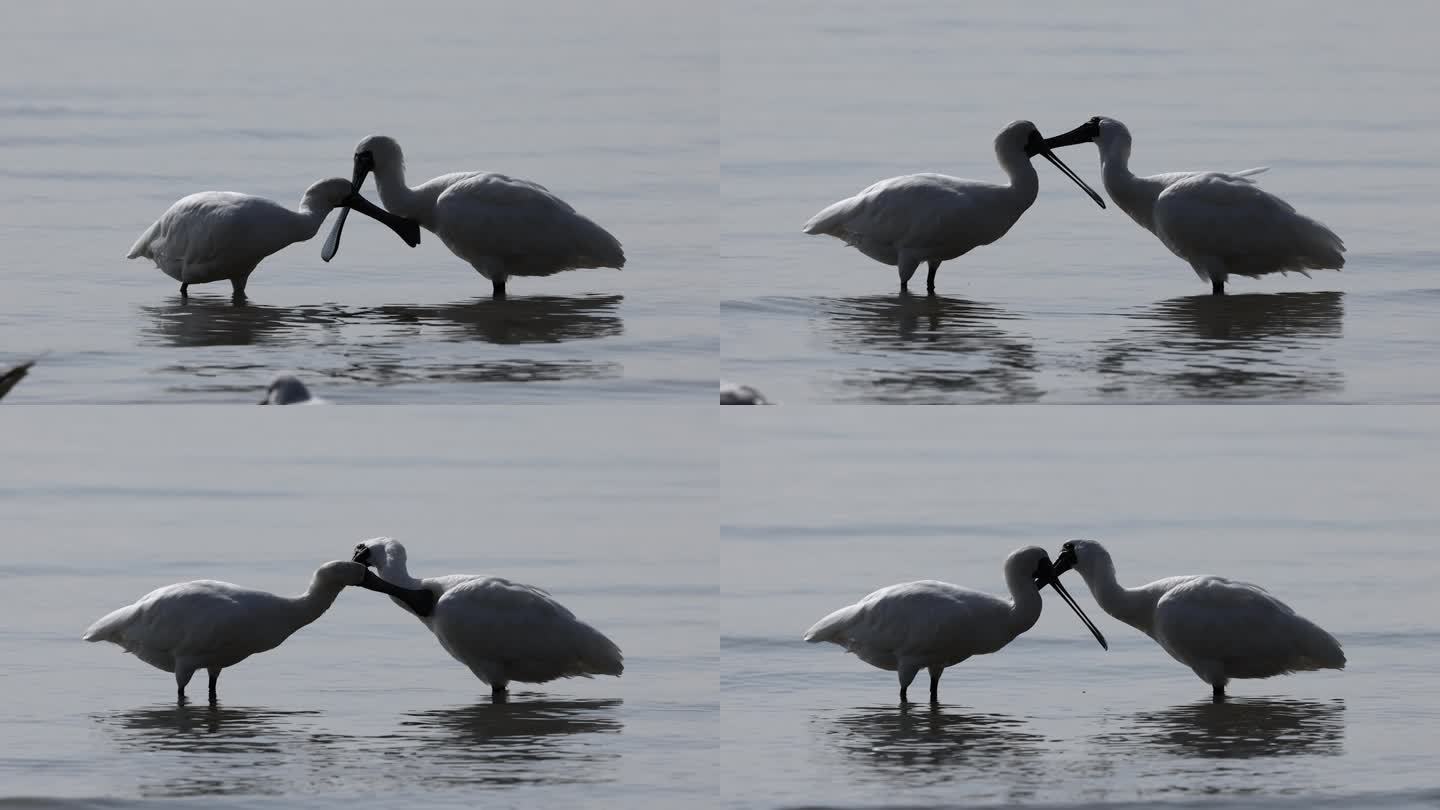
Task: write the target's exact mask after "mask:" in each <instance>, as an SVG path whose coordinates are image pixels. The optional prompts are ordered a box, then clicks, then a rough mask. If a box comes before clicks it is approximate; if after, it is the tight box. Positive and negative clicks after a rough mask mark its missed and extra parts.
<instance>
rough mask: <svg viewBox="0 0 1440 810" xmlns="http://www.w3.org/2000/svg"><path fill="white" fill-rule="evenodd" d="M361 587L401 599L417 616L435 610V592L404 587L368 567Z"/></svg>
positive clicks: (426, 614)
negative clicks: (382, 577)
mask: <svg viewBox="0 0 1440 810" xmlns="http://www.w3.org/2000/svg"><path fill="white" fill-rule="evenodd" d="M360 587H362V588H364V589H366V590H370V591H376V592H378V593H383V594H385V595H386V596H393V597H395V598H396V599H399V600H400V601H401V602H404V603H405V606H406V607H408V608H410V609H411V610H412V611H414V612H415V615H417V616H429V615H430V614H431V613H434V612H435V594H433V593H431V592H430V591H427V590H425V589H424V588H402V587H400V586H399V585H392V584H391V583H389V582H386V581H385V580H383V579H381V578H380V577H377V576H375V572H373V571H371V570H370V569H368V568H367V569H365V578H364V579H363V580H361V581H360Z"/></svg>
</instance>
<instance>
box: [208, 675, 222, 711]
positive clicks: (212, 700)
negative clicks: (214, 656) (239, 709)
mask: <svg viewBox="0 0 1440 810" xmlns="http://www.w3.org/2000/svg"><path fill="white" fill-rule="evenodd" d="M219 682H220V667H210V705H211V706H214V705H215V704H216V703H218V702H219V701H218V700H217V699H216V697H215V685H216V684H218V683H219Z"/></svg>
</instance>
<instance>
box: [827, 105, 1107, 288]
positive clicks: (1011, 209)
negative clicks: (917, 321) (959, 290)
mask: <svg viewBox="0 0 1440 810" xmlns="http://www.w3.org/2000/svg"><path fill="white" fill-rule="evenodd" d="M1035 155H1044V157H1045V159H1046V160H1048V161H1050V162H1051V163H1053V164H1055V167H1056V168H1058V169H1059V170H1060V171H1061V172H1063V173H1064V174H1065V176H1066V177H1069V178H1070V179H1071V180H1074V181H1075V183H1076V184H1077V185H1079V186H1080V188H1082V189H1084V190H1085V193H1087V194H1089V195H1090V197H1091V198H1092V199H1094V200H1095V202H1096V203H1097V204H1098V205H1099V206H1100V207H1101V208H1104V207H1105V201H1104V200H1102V199H1100V195H1099V194H1096V193H1095V191H1094V190H1093V189H1091V188H1090V187H1089V186H1087V185H1085V181H1084V180H1081V179H1080V177H1079V176H1078V175H1076V174H1075V173H1074V172H1072V171H1070V167H1069V166H1066V165H1065V164H1064V163H1062V162H1061V161H1060V159H1059V158H1058V157H1056V156H1055V155H1054V153H1052V152H1051V151H1050V150H1049V148H1047V147H1046V146H1045V142H1044V139H1043V138H1042V137H1041V136H1040V131H1039V130H1038V129H1036V128H1035V125H1034V124H1032V123H1030V122H1029V121H1014V122H1012V123H1010V124H1007V125H1006V126H1005V128H1004V129H1002V130H1000V134H999V135H996V136H995V157H996V158H997V159H998V160H999V161H1000V168H1002V169H1004V170H1005V174H1006V175H1007V176H1008V177H1009V178H1010V183H1009V185H1004V186H1000V185H996V184H994V183H982V182H980V181H979V180H962V179H960V178H958V177H949V176H947V175H943V174H907V175H903V176H901V177H892V178H890V179H889V180H881V181H880V182H878V183H876V184H874V185H873V186H870V187H869V188H867V189H865V190H864V191H862V192H860V193H859V194H856V195H855V196H854V197H851V198H849V199H846V200H841V201H840V202H837V203H835V204H834V205H831V206H830V207H828V208H826V209H825V210H823V211H821V212H820V213H818V214H816V215H815V216H813V217H811V218H810V221H809V222H807V223H805V227H804V229H803V230H804V231H805V233H809V234H825V235H827V236H833V237H835V238H836V239H840V240H842V241H844V242H845V243H846V244H848V245H850V246H851V247H853V248H855V249H857V250H859V251H860V252H861V253H864V254H865V255H866V256H869V257H870V258H872V259H874V260H875V261H877V262H882V263H884V264H889V265H895V266H897V267H899V269H900V289H902V290H905V289H909V284H910V277H911V276H913V275H915V270H916V269H917V268H918V267H919V266H920V263H921V262H926V263H928V265H929V267H930V273H929V276H928V277H927V278H926V283H925V288H926V289H927V290H929V291H930V292H932V293H933V292H935V271H936V270H938V269H940V263H941V262H943V261H948V260H950V259H954V258H958V257H960V256H963V255H965V254H966V253H969V252H970V251H971V250H972V249H974V248H976V247H979V246H980V245H988V244H990V243H991V242H994V241H995V240H997V239H999V238H1000V237H1002V236H1004V235H1005V233H1006V232H1007V231H1009V230H1010V227H1011V226H1012V225H1014V224H1015V223H1016V222H1017V221H1019V219H1020V215H1021V214H1024V213H1025V211H1026V210H1027V209H1029V208H1030V206H1031V204H1032V203H1034V202H1035V196H1036V195H1037V194H1039V193H1040V177H1039V176H1038V175H1037V174H1035V167H1034V166H1032V165H1031V164H1030V159H1031V158H1032V157H1034V156H1035Z"/></svg>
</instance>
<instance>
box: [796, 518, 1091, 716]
mask: <svg viewBox="0 0 1440 810" xmlns="http://www.w3.org/2000/svg"><path fill="white" fill-rule="evenodd" d="M1005 584H1006V585H1007V586H1008V587H1009V588H1010V599H1009V600H1005V599H1001V598H1000V597H998V596H991V595H990V594H988V593H982V592H980V591H972V590H970V589H969V588H962V587H960V586H959V585H951V584H950V583H948V582H936V581H935V580H929V579H926V580H921V581H919V582H906V583H903V584H900V585H891V586H890V587H888V588H881V589H880V590H878V591H876V592H874V593H872V594H870V595H869V596H867V597H865V598H864V599H861V600H860V601H859V602H857V603H855V604H853V605H850V606H849V607H843V608H840V609H839V610H837V611H835V612H834V613H831V614H830V615H829V616H826V617H825V618H823V619H821V620H820V621H818V622H816V623H815V626H814V627H811V628H810V629H809V630H807V631H805V640H806V641H808V642H810V643H812V644H818V643H819V642H822V641H828V642H830V643H832V644H838V645H840V646H841V647H844V648H845V649H846V650H849V651H850V652H852V653H855V655H856V656H857V657H859V659H860V660H861V661H864V662H865V663H867V664H869V665H870V666H873V667H879V668H880V669H885V670H891V671H895V672H898V673H899V675H900V700H901V701H902V702H904V701H905V700H907V699H908V698H907V697H906V690H908V689H909V688H910V682H911V681H913V680H915V675H916V674H917V673H918V672H919V671H920V670H922V669H928V670H930V700H931V701H932V702H933V701H938V700H939V694H940V692H939V690H940V675H941V673H942V672H944V671H945V668H946V667H950V666H954V665H955V664H958V663H960V662H961V661H964V660H965V659H967V658H969V657H970V656H972V655H985V654H987V653H993V652H996V651H998V650H1000V649H1002V648H1003V647H1004V646H1005V645H1006V644H1009V643H1010V642H1012V641H1014V640H1015V638H1016V637H1017V636H1019V635H1020V634H1021V633H1024V632H1025V631H1026V630H1029V629H1030V628H1031V627H1034V626H1035V622H1036V621H1037V620H1039V618H1040V606H1041V600H1040V589H1041V588H1043V587H1045V586H1046V585H1051V586H1053V587H1054V588H1055V591H1056V593H1059V594H1060V596H1061V597H1062V598H1063V599H1064V600H1065V603H1066V604H1068V605H1069V606H1070V607H1071V609H1073V610H1074V611H1075V615H1077V616H1079V617H1080V620H1081V621H1083V622H1085V626H1086V627H1088V628H1090V632H1091V633H1094V634H1095V639H1096V640H1097V641H1099V642H1100V646H1101V647H1105V648H1106V649H1109V647H1108V645H1107V644H1106V643H1105V637H1104V636H1102V635H1100V631H1099V630H1098V629H1096V627H1095V625H1094V624H1093V623H1092V622H1091V621H1090V617H1088V616H1086V615H1085V612H1084V611H1082V610H1081V609H1080V606H1079V605H1077V604H1075V600H1074V599H1072V598H1070V594H1068V593H1066V592H1065V586H1063V585H1061V584H1060V580H1059V579H1057V578H1056V577H1055V575H1053V574H1052V573H1051V565H1050V555H1049V554H1046V553H1045V549H1043V548H1040V547H1039V546H1026V547H1025V548H1021V549H1016V550H1015V551H1014V552H1011V554H1010V556H1009V557H1006V558H1005Z"/></svg>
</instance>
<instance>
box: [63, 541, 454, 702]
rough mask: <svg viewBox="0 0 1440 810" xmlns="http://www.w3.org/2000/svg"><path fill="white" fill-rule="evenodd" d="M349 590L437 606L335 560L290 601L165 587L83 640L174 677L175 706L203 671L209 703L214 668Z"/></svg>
mask: <svg viewBox="0 0 1440 810" xmlns="http://www.w3.org/2000/svg"><path fill="white" fill-rule="evenodd" d="M347 585H359V586H360V587H362V588H368V589H370V590H372V591H379V592H380V593H384V594H388V595H390V596H393V597H395V598H396V599H399V600H403V601H404V602H405V603H406V604H407V605H409V606H410V609H411V610H413V611H415V612H416V613H417V614H424V613H428V612H429V611H430V610H431V609H433V607H434V603H435V600H434V598H433V597H432V596H431V595H430V593H429V592H428V591H419V590H413V589H408V588H400V587H396V586H395V585H392V584H391V583H389V582H386V581H384V580H383V579H381V578H380V577H377V576H375V575H374V574H372V573H371V572H370V570H369V569H368V568H366V567H365V566H363V565H359V564H357V563H354V562H345V561H340V560H337V561H335V562H328V563H325V564H324V565H322V566H320V568H318V569H317V570H316V571H315V576H314V577H313V578H312V579H311V580H310V587H309V589H307V590H306V591H305V593H303V594H301V595H299V596H295V597H286V596H276V595H275V594H273V593H267V592H265V591H256V590H251V589H250V588H242V587H240V586H239V585H231V584H230V583H228V582H216V581H215V580H211V579H200V580H195V581H194V582H181V583H178V584H175V585H166V586H165V587H163V588H158V589H156V590H154V591H151V592H150V593H148V594H146V595H145V596H143V597H141V598H140V601H138V602H136V603H135V604H133V605H129V606H127V607H123V608H120V609H119V610H117V611H114V612H112V613H110V614H108V615H106V616H105V617H104V618H102V619H100V620H99V621H97V622H95V623H94V624H93V625H91V626H90V629H89V630H86V631H85V636H84V639H85V640H86V641H109V642H111V643H113V644H118V645H119V646H120V647H122V648H124V649H125V651H126V652H129V653H134V654H135V657H136V658H139V659H140V660H141V661H144V662H145V663H147V664H149V665H150V666H152V667H156V668H158V669H163V670H165V671H166V672H173V673H175V686H176V692H177V696H178V698H179V699H180V700H181V701H184V700H185V686H186V684H188V683H190V677H191V676H192V675H194V674H195V672H196V671H197V670H201V669H203V670H206V671H207V672H209V673H210V702H211V703H214V702H215V700H216V697H215V685H216V683H217V682H218V681H219V680H220V670H222V669H224V668H225V667H229V666H234V665H235V664H238V663H240V662H241V661H244V660H245V659H246V658H249V657H250V656H252V655H254V654H256V653H262V652H265V651H266V650H273V649H275V648H276V647H279V646H280V645H281V643H283V642H284V641H285V639H287V638H289V637H290V636H291V634H293V633H294V632H295V631H296V630H299V629H300V628H302V627H304V626H305V625H307V624H309V623H311V622H313V621H315V620H316V619H318V618H320V616H321V615H322V614H324V613H325V611H326V610H328V609H329V608H330V605H331V604H333V603H334V602H335V597H336V596H339V595H340V591H341V590H343V589H344V588H345V587H346V586H347Z"/></svg>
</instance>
